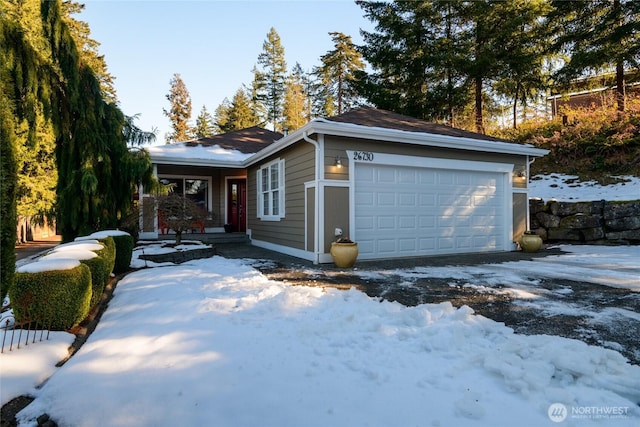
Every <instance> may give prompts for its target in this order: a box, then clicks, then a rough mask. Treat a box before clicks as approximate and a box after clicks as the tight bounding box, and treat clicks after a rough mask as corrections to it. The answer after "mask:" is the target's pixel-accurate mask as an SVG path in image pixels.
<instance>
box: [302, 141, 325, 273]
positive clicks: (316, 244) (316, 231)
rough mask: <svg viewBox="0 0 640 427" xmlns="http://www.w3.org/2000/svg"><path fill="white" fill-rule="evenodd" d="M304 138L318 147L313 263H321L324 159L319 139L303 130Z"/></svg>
mask: <svg viewBox="0 0 640 427" xmlns="http://www.w3.org/2000/svg"><path fill="white" fill-rule="evenodd" d="M302 139H303V140H304V141H306V142H308V143H309V144H311V145H313V146H314V147H315V149H316V155H315V159H316V173H315V175H316V176H315V181H316V188H315V191H314V192H313V197H314V205H315V210H316V211H315V213H314V217H315V218H314V220H315V221H314V224H313V235H314V236H313V263H314V264H319V263H320V180H321V178H322V177H321V176H320V171H321V168H322V159H321V156H320V154H321V153H320V143H318V141H315V140H313V139H311V138H309V134H308V132H307V131H306V130H305V131H303V132H302Z"/></svg>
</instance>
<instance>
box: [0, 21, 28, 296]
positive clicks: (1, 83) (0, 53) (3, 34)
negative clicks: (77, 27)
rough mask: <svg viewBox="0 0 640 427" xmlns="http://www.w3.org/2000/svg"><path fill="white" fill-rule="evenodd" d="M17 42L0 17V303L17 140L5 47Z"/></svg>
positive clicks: (8, 278)
mask: <svg viewBox="0 0 640 427" xmlns="http://www.w3.org/2000/svg"><path fill="white" fill-rule="evenodd" d="M20 38H21V34H20V32H19V30H18V28H17V25H16V24H15V22H9V21H7V20H5V19H4V18H3V17H2V16H1V15H0V46H1V47H2V48H1V49H0V300H2V299H4V297H5V295H6V294H7V291H8V290H9V287H10V286H11V285H12V284H13V278H14V273H15V266H16V253H15V244H16V192H17V188H16V187H17V163H16V159H15V149H16V146H17V141H16V139H17V138H16V130H15V128H14V116H13V111H12V107H13V102H12V100H11V99H12V97H11V83H12V80H13V79H12V78H11V72H12V70H11V69H10V68H9V67H8V65H9V64H10V58H9V49H6V48H5V46H7V44H8V43H10V42H13V43H15V42H18V41H19V40H20ZM22 43H24V42H22V41H21V42H20V44H22Z"/></svg>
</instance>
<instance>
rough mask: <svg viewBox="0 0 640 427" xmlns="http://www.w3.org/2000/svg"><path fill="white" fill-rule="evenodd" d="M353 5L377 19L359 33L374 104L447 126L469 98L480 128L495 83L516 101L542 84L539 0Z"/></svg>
mask: <svg viewBox="0 0 640 427" xmlns="http://www.w3.org/2000/svg"><path fill="white" fill-rule="evenodd" d="M357 3H358V4H359V5H360V6H361V7H362V8H363V9H364V10H365V15H366V16H367V17H368V18H369V19H370V20H372V21H376V22H377V25H376V32H371V33H368V32H365V33H364V34H363V35H364V39H365V42H366V45H365V46H363V47H362V52H363V55H364V57H365V59H367V61H368V62H369V63H370V64H371V65H372V66H373V67H374V73H372V74H371V75H369V76H367V77H366V78H365V79H363V82H362V83H361V84H360V93H361V94H363V95H364V96H366V97H367V98H368V99H369V101H371V102H373V103H374V104H376V105H378V106H379V107H382V108H387V109H392V110H394V111H398V112H400V113H404V114H408V115H411V116H414V117H419V118H424V119H428V120H432V121H447V122H449V123H450V124H453V123H454V122H458V123H460V121H461V120H460V118H455V119H454V116H456V115H458V116H462V119H463V120H464V116H465V115H466V114H465V112H466V111H469V108H468V106H469V102H470V101H471V100H473V115H474V127H475V130H476V131H477V132H480V133H484V114H485V111H484V110H485V107H486V106H485V103H486V102H487V101H488V100H489V101H490V100H491V97H490V90H491V89H492V87H494V86H493V85H494V84H495V83H496V81H499V80H500V79H503V81H502V85H501V86H499V88H500V90H501V91H502V92H508V95H510V96H511V97H513V98H514V99H515V100H516V101H515V102H517V99H518V98H519V99H522V98H523V97H529V96H531V93H530V92H531V90H533V88H539V87H540V86H541V85H542V78H541V76H540V73H541V67H540V66H539V64H541V60H540V57H541V51H542V50H541V48H540V45H541V44H544V41H545V40H544V39H543V38H541V37H540V35H541V34H542V32H540V31H539V28H540V25H539V21H540V20H541V17H542V16H543V10H544V8H543V7H542V4H543V0H539V1H528V2H515V1H507V2H505V1H495V0H477V1H473V2H467V1H461V0H456V1H447V0H433V1H419V2H418V1H416V2H403V1H394V2H366V1H357ZM523 30H524V31H525V32H524V34H523V33H521V32H522V31H523ZM534 43H539V44H538V45H536V46H532V45H533V44H534ZM531 61H533V63H534V64H533V66H531V67H528V68H527V64H528V63H529V62H531ZM506 79H511V82H508V81H507V80H506ZM525 87H526V88H527V89H525Z"/></svg>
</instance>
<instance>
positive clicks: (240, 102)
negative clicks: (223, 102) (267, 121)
mask: <svg viewBox="0 0 640 427" xmlns="http://www.w3.org/2000/svg"><path fill="white" fill-rule="evenodd" d="M227 114H228V119H229V121H228V123H227V126H226V131H227V132H228V131H232V130H240V129H245V128H248V127H251V126H258V125H259V124H260V119H259V118H258V117H257V116H256V115H255V114H254V111H253V109H252V108H251V99H250V98H249V96H248V95H247V93H246V91H245V90H244V89H243V88H239V89H238V90H237V91H236V94H235V95H234V96H233V100H232V101H231V107H230V108H229V110H228V112H227Z"/></svg>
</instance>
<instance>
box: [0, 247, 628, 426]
mask: <svg viewBox="0 0 640 427" xmlns="http://www.w3.org/2000/svg"><path fill="white" fill-rule="evenodd" d="M581 255H582V257H580V258H579V259H572V260H571V262H575V263H578V264H581V263H583V261H581V260H582V259H584V256H585V254H584V253H582V254H581ZM586 255H587V258H588V254H586ZM592 255H593V256H597V254H592ZM599 262H600V263H601V264H602V265H605V264H606V263H612V264H615V260H612V259H609V260H604V259H602V258H600V259H599ZM583 264H588V262H584V263H583ZM551 265H553V263H550V264H549V269H551V268H552V267H551ZM555 265H556V267H555V268H556V271H557V272H561V271H563V270H566V266H563V264H562V263H560V262H558V263H556V264H555ZM636 266H637V262H636ZM459 268H460V267H457V269H459ZM508 270H509V274H515V273H514V272H515V271H517V268H516V267H515V266H510V267H509V268H508ZM558 274H560V273H558ZM623 285H624V284H623ZM39 346H40V347H39ZM44 348H45V346H44V345H41V344H36V345H34V346H33V347H32V348H30V349H29V350H28V351H29V352H38V351H40V350H39V349H44ZM22 351H23V350H20V352H22ZM19 354H20V353H19V352H16V353H14V354H10V355H9V357H7V355H4V354H3V355H2V356H0V362H1V364H2V389H3V392H2V393H3V402H4V398H5V392H4V387H5V381H6V382H12V381H13V379H12V378H13V376H19V374H16V372H17V369H19V368H20V365H19V364H18V365H16V364H14V362H15V361H16V360H18V358H16V357H14V356H17V355H19ZM10 360H11V361H10ZM54 363H55V362H54ZM8 373H14V374H12V377H11V378H9V376H8ZM23 392H30V393H34V395H35V396H36V400H35V401H34V402H33V403H32V404H31V405H30V406H28V407H27V408H25V410H23V411H22V412H21V413H20V414H19V419H20V421H21V422H22V425H35V424H34V423H35V419H36V417H38V416H39V415H41V414H42V413H45V412H46V413H48V414H49V415H50V416H51V417H52V418H53V419H54V420H55V421H57V422H58V423H59V424H60V425H61V426H63V425H64V426H130V427H132V426H165V425H166V426H169V425H184V426H200V425H215V426H279V427H280V426H350V427H351V426H414V425H415V426H514V425H518V426H545V425H558V424H556V422H561V423H562V424H564V425H572V426H596V425H597V426H601V425H607V426H616V427H623V426H624V427H626V426H637V425H639V423H640V408H639V407H638V403H639V402H640V367H639V366H634V365H630V364H628V363H627V361H626V359H624V358H623V357H622V356H621V355H620V354H619V353H617V352H615V351H613V350H609V349H604V348H601V347H592V346H587V345H586V344H584V343H582V342H581V341H577V340H570V339H565V338H560V337H555V336H546V335H538V336H525V335H516V334H514V333H513V332H512V330H511V329H509V328H507V327H505V326H504V325H502V324H499V323H496V322H493V321H491V320H489V319H487V318H484V317H482V316H478V315H474V314H473V312H472V310H471V309H469V308H468V307H463V308H460V309H456V308H454V307H453V306H452V305H451V304H450V303H442V304H437V305H420V306H417V307H405V306H402V305H400V304H398V303H391V302H386V301H380V300H378V299H373V298H370V297H368V296H366V295H365V294H364V293H362V292H359V291H356V290H351V291H339V290H335V289H322V288H317V287H304V286H292V285H288V284H286V283H282V282H276V281H270V280H269V279H267V278H266V277H265V276H263V275H262V274H260V273H259V272H258V271H257V270H255V269H253V268H251V267H250V266H249V264H248V261H242V260H230V259H225V258H221V257H214V258H209V259H204V260H197V261H191V262H189V263H185V264H182V265H179V266H159V267H154V268H148V269H144V270H140V271H137V272H134V273H132V274H129V275H128V276H126V277H125V278H124V279H123V280H121V281H120V283H119V284H118V287H117V288H116V291H115V295H114V298H113V299H112V301H111V302H110V304H109V308H108V309H107V311H106V312H105V314H104V315H103V317H102V320H101V322H100V324H99V325H98V327H97V329H96V330H95V332H94V333H93V334H92V335H91V337H90V338H89V340H88V341H87V343H86V344H85V345H84V346H83V347H82V349H81V350H80V351H79V352H78V353H77V354H76V355H75V356H74V357H73V358H71V359H70V360H69V362H67V363H66V364H65V365H64V366H63V367H62V368H59V369H57V370H56V371H55V373H54V374H53V376H52V377H51V378H50V379H49V380H48V381H47V382H46V384H45V385H44V386H43V387H42V388H41V389H39V390H30V389H25V390H23ZM12 397H15V396H12ZM552 419H553V420H552ZM562 424H560V425H562Z"/></svg>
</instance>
